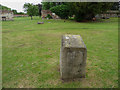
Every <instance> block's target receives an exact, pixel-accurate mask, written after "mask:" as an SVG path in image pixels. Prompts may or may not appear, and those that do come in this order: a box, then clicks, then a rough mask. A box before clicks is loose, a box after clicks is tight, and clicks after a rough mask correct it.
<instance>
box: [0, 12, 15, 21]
mask: <svg viewBox="0 0 120 90" xmlns="http://www.w3.org/2000/svg"><path fill="white" fill-rule="evenodd" d="M13 17H14V15H13V12H12V11H8V10H0V19H1V20H2V21H6V20H13Z"/></svg>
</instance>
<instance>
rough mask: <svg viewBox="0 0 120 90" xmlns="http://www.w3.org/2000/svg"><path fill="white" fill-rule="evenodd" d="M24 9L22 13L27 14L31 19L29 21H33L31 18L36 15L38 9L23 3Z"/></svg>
mask: <svg viewBox="0 0 120 90" xmlns="http://www.w3.org/2000/svg"><path fill="white" fill-rule="evenodd" d="M24 9H25V10H24V11H25V12H27V14H28V15H29V16H30V17H31V20H32V19H33V18H32V16H37V15H38V7H37V6H36V5H33V4H32V3H31V4H30V3H25V4H24Z"/></svg>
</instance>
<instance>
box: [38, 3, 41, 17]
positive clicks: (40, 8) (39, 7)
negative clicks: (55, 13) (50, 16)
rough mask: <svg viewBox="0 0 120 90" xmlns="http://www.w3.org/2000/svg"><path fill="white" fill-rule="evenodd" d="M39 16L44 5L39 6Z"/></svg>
mask: <svg viewBox="0 0 120 90" xmlns="http://www.w3.org/2000/svg"><path fill="white" fill-rule="evenodd" d="M38 9H39V16H41V10H42V4H38Z"/></svg>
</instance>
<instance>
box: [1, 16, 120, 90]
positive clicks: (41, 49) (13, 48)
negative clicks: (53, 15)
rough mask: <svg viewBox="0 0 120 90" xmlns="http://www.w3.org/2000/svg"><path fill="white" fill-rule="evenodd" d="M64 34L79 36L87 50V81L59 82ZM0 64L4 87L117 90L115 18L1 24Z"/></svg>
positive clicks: (26, 19)
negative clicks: (107, 89) (102, 89)
mask: <svg viewBox="0 0 120 90" xmlns="http://www.w3.org/2000/svg"><path fill="white" fill-rule="evenodd" d="M38 21H44V24H37V22H38ZM64 34H74V35H81V37H82V39H83V41H84V43H85V45H86V47H87V65H86V78H82V79H79V80H74V81H68V82H64V81H62V80H61V78H60V71H59V60H60V47H61V37H62V35H64ZM2 64H3V65H2V67H3V68H2V79H3V81H2V83H3V87H4V88H117V87H118V19H117V18H110V19H106V20H100V21H95V22H79V23H78V22H75V21H72V20H66V22H64V20H41V19H39V17H34V19H33V20H30V18H29V17H22V18H21V17H19V18H14V21H3V22H2Z"/></svg>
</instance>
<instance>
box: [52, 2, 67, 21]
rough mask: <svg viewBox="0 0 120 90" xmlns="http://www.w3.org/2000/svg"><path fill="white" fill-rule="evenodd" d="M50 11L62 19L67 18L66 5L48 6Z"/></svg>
mask: <svg viewBox="0 0 120 90" xmlns="http://www.w3.org/2000/svg"><path fill="white" fill-rule="evenodd" d="M50 11H52V12H53V13H55V14H56V15H58V16H59V17H61V18H62V19H67V18H68V16H69V8H68V6H67V5H63V4H62V5H58V6H54V7H52V8H50Z"/></svg>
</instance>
